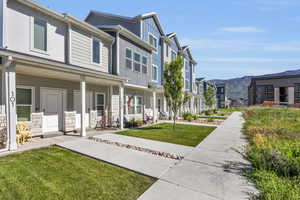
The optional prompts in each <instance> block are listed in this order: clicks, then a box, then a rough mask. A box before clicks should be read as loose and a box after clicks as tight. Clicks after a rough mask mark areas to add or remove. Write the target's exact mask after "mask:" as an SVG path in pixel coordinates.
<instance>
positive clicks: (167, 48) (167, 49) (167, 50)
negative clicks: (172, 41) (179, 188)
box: [166, 44, 169, 57]
mask: <svg viewBox="0 0 300 200" xmlns="http://www.w3.org/2000/svg"><path fill="white" fill-rule="evenodd" d="M166 56H167V57H169V45H168V44H166Z"/></svg>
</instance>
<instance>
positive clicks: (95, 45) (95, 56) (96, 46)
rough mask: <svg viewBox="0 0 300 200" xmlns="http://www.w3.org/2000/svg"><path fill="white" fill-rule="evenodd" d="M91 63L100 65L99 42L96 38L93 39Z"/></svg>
mask: <svg viewBox="0 0 300 200" xmlns="http://www.w3.org/2000/svg"><path fill="white" fill-rule="evenodd" d="M93 63H94V64H97V65H99V64H100V63H101V41H100V40H98V39H96V38H93Z"/></svg>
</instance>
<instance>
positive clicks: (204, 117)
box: [198, 116, 227, 120]
mask: <svg viewBox="0 0 300 200" xmlns="http://www.w3.org/2000/svg"><path fill="white" fill-rule="evenodd" d="M198 118H199V119H220V120H225V119H227V117H210V116H199V117H198Z"/></svg>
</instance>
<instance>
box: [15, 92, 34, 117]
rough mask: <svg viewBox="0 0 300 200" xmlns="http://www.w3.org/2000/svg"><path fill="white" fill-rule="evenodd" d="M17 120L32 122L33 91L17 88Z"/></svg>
mask: <svg viewBox="0 0 300 200" xmlns="http://www.w3.org/2000/svg"><path fill="white" fill-rule="evenodd" d="M16 92H17V93H16V98H17V99H16V100H17V120H18V121H31V112H32V107H33V89H32V88H17V91H16Z"/></svg>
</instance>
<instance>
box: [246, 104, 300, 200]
mask: <svg viewBox="0 0 300 200" xmlns="http://www.w3.org/2000/svg"><path fill="white" fill-rule="evenodd" d="M243 113H244V118H245V120H246V123H245V126H244V132H245V134H246V135H247V136H248V137H249V140H250V145H249V147H248V149H247V158H248V160H249V161H250V162H251V163H252V165H253V167H254V170H253V172H252V173H250V174H248V176H249V178H250V179H251V180H253V181H254V182H255V183H256V185H257V187H258V189H260V191H261V193H260V194H259V195H258V196H257V197H256V198H257V199H261V200H300V110H299V109H293V108H264V107H251V108H249V109H246V110H244V112H243Z"/></svg>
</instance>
